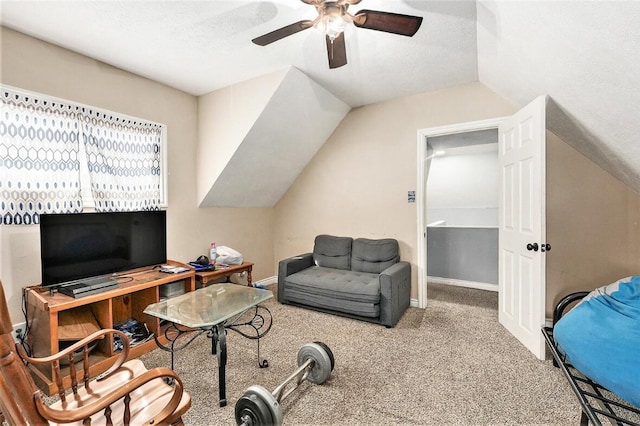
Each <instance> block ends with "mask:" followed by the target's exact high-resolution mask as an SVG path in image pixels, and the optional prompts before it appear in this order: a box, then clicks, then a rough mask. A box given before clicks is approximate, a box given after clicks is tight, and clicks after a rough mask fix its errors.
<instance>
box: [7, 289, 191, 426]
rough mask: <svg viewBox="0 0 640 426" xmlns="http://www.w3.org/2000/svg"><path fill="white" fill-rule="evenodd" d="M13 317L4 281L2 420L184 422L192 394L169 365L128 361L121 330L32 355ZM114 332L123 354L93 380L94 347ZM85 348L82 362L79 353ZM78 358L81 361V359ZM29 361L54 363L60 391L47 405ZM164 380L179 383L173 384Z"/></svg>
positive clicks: (20, 422) (33, 422)
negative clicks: (63, 368) (64, 372)
mask: <svg viewBox="0 0 640 426" xmlns="http://www.w3.org/2000/svg"><path fill="white" fill-rule="evenodd" d="M11 331H12V326H11V318H10V317H9V311H8V308H7V302H6V299H5V296H4V289H3V288H2V283H1V282H0V424H1V423H2V421H3V420H6V421H7V422H8V423H9V424H10V425H46V424H49V425H55V424H77V425H102V424H105V425H112V424H124V425H129V424H131V425H142V424H148V425H182V424H183V422H182V415H183V414H184V413H185V412H186V411H187V410H188V409H189V407H190V406H191V397H190V396H189V394H188V393H186V392H185V391H184V389H183V385H182V381H181V380H180V378H179V377H178V376H177V375H176V374H175V373H174V372H173V371H171V370H170V369H168V368H164V367H160V368H154V369H152V370H147V369H146V368H145V367H144V365H143V364H142V362H141V361H140V360H137V359H134V360H130V361H127V362H125V361H126V359H127V356H128V354H129V341H128V338H127V337H126V335H125V334H124V333H122V332H120V331H118V330H112V329H108V330H107V329H105V330H100V331H97V332H95V333H93V334H92V335H90V336H88V337H86V338H85V339H83V340H81V341H79V342H77V343H75V344H74V345H72V346H70V347H69V348H67V349H65V350H63V351H61V352H58V353H57V354H54V355H51V356H48V357H46V358H30V357H28V356H26V354H25V353H24V350H23V349H22V347H21V346H19V345H16V344H15V343H14V341H13V336H12V335H11ZM109 333H115V334H119V335H120V336H121V337H122V341H123V342H124V349H123V350H122V352H121V354H120V356H119V358H117V359H116V360H115V361H114V363H113V364H112V365H111V366H110V367H109V368H108V369H107V370H106V371H105V372H104V373H102V374H100V375H99V376H98V377H97V378H96V379H94V380H90V378H89V377H88V371H89V347H90V346H91V342H92V341H94V340H96V339H101V338H104V336H106V335H108V334H109ZM79 350H82V351H83V356H82V360H81V361H77V359H76V358H74V352H76V353H77V352H78V351H79ZM63 360H68V362H69V368H70V373H71V378H72V379H71V388H70V389H64V388H63V386H62V380H61V378H60V377H61V374H60V363H61V361H63ZM76 361H77V362H76ZM25 362H26V363H32V364H49V365H50V366H51V371H52V372H53V379H54V381H55V382H56V384H57V386H58V389H59V393H58V401H56V402H54V403H52V404H51V405H47V404H46V403H45V400H44V398H43V397H44V395H43V393H42V391H40V390H39V389H38V388H37V387H36V385H35V382H34V381H33V378H32V377H31V374H30V373H29V369H28V367H27V365H25ZM164 379H170V381H172V382H173V383H174V384H173V386H170V385H168V384H167V383H166V382H165V380H164Z"/></svg>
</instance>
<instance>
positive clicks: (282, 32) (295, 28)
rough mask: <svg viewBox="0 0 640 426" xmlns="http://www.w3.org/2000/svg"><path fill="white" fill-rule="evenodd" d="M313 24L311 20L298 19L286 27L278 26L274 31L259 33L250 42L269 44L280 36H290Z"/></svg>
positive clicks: (260, 44)
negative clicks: (259, 34) (258, 35)
mask: <svg viewBox="0 0 640 426" xmlns="http://www.w3.org/2000/svg"><path fill="white" fill-rule="evenodd" d="M312 26H313V21H309V20H307V21H300V22H296V23H293V24H290V25H287V26H286V27H282V28H279V29H277V30H275V31H271V32H270V33H267V34H265V35H261V36H260V37H256V38H254V39H253V40H251V41H252V42H254V43H255V44H257V45H258V46H266V45H267V44H271V43H273V42H274V41H278V40H280V39H282V38H285V37H287V36H290V35H292V34H295V33H298V32H300V31H302V30H306V29H307V28H311V27H312Z"/></svg>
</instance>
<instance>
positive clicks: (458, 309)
mask: <svg viewBox="0 0 640 426" xmlns="http://www.w3.org/2000/svg"><path fill="white" fill-rule="evenodd" d="M428 298H429V306H428V307H427V309H426V310H422V309H417V308H409V309H408V311H407V312H406V313H405V315H404V316H403V317H402V319H401V320H400V322H399V323H398V325H397V326H396V327H395V328H393V329H387V328H385V327H383V326H379V325H375V324H369V323H366V322H362V321H356V320H351V319H347V318H342V317H337V316H333V315H327V314H323V313H318V312H314V311H310V310H305V309H300V308H295V307H291V306H286V305H281V304H279V303H277V302H276V301H275V300H272V301H269V302H268V303H267V304H266V306H267V307H268V308H269V309H270V310H271V312H272V313H273V318H274V324H273V328H272V329H271V332H270V333H269V334H268V335H267V336H265V338H264V339H263V340H261V355H262V356H263V357H265V358H267V359H268V360H269V364H270V366H269V368H267V369H260V368H258V366H257V362H258V361H257V355H256V342H255V341H253V340H248V339H245V338H243V337H242V336H239V335H237V334H235V333H233V332H229V334H228V337H227V342H228V351H229V360H228V364H227V398H228V400H229V404H228V406H227V407H225V408H220V407H218V403H217V400H218V384H217V383H218V373H217V364H216V358H215V357H214V356H212V355H211V353H210V350H211V349H210V340H209V339H207V338H206V337H205V336H200V337H199V338H197V339H196V340H195V341H194V342H193V343H192V344H191V345H190V346H189V347H188V348H186V349H185V350H183V351H182V352H179V353H177V354H176V368H175V369H176V371H177V373H178V374H179V375H180V376H181V377H182V379H183V380H184V383H185V387H186V389H187V390H188V392H189V393H190V394H191V396H192V400H193V403H192V407H191V409H190V410H189V412H188V413H187V414H186V415H185V417H184V420H185V423H186V424H187V425H233V424H235V419H234V405H235V403H236V401H237V400H238V398H239V397H241V396H242V394H243V393H244V391H245V389H246V388H247V387H249V386H250V385H254V384H259V385H262V386H264V387H266V388H267V389H268V390H269V391H271V390H273V389H274V388H275V387H276V386H277V385H278V384H279V383H280V382H281V381H282V380H284V379H285V378H286V377H288V376H289V375H290V374H291V373H292V372H293V371H294V370H295V369H296V368H297V365H296V355H297V352H298V350H299V349H300V347H301V346H302V345H304V344H305V343H307V342H312V341H317V340H319V341H322V342H324V343H326V344H327V345H328V346H329V347H330V348H331V350H332V351H333V353H334V356H335V360H336V366H335V369H334V371H333V373H332V375H331V377H330V378H329V380H328V381H327V382H326V383H325V384H324V385H321V386H319V385H313V384H310V383H307V382H305V383H303V384H302V385H301V386H300V388H299V389H298V390H297V392H295V393H294V394H292V395H291V396H289V397H288V398H286V399H285V400H284V401H283V404H282V407H283V411H284V423H285V425H489V424H491V425H534V424H535V425H543V424H544V425H577V424H579V418H580V417H579V414H580V410H579V406H578V403H577V400H576V399H575V397H574V396H573V394H572V393H571V390H570V388H569V385H568V383H567V381H566V380H565V379H564V377H563V376H562V373H561V372H560V371H559V370H558V369H555V368H554V367H553V366H552V364H551V361H550V360H547V361H546V362H541V361H539V360H537V359H536V358H535V357H534V356H533V355H532V354H531V353H530V352H528V351H527V350H526V349H525V348H524V347H523V346H522V345H521V344H520V343H519V342H518V341H517V340H516V339H515V338H514V337H513V336H511V335H510V334H509V333H508V332H507V331H506V330H505V329H504V328H503V327H502V326H501V325H500V324H499V323H498V315H497V304H498V300H497V293H494V292H488V291H483V290H473V289H466V288H460V287H451V286H443V285H435V284H429V293H428ZM142 360H143V361H144V362H145V364H146V365H147V367H148V368H151V367H155V366H169V365H170V356H169V354H168V353H166V352H163V351H161V350H155V351H153V352H150V353H149V354H147V355H144V356H143V357H142Z"/></svg>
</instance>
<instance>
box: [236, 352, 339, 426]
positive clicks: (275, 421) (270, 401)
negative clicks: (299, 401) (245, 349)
mask: <svg viewBox="0 0 640 426" xmlns="http://www.w3.org/2000/svg"><path fill="white" fill-rule="evenodd" d="M334 366H335V359H334V357H333V352H331V349H329V347H328V346H327V345H325V344H324V343H322V342H313V343H307V344H306V345H304V346H302V347H301V348H300V350H299V351H298V369H297V370H296V371H294V372H293V373H292V374H291V375H290V376H289V377H287V378H286V379H285V381H284V382H282V383H281V384H280V385H279V386H278V387H276V388H275V389H274V390H273V392H269V391H268V390H267V389H266V388H264V387H262V386H260V385H253V386H249V387H248V388H247V390H246V391H245V393H244V394H243V395H242V397H241V398H240V399H239V400H238V402H236V407H235V415H236V423H237V424H238V425H242V426H263V425H281V424H282V421H283V419H282V408H281V407H280V403H281V402H282V400H284V399H285V398H286V397H287V396H289V395H290V394H291V393H292V392H293V391H294V390H296V389H297V388H298V386H300V384H301V383H302V382H304V381H305V380H308V381H309V382H311V383H314V384H316V385H321V384H323V383H324V382H325V381H326V380H327V379H328V378H329V376H330V375H331V372H332V371H333V367H334ZM294 380H295V383H294V384H293V385H292V386H293V387H292V388H290V389H288V390H286V388H287V385H289V384H290V383H293V382H294ZM285 390H286V392H285Z"/></svg>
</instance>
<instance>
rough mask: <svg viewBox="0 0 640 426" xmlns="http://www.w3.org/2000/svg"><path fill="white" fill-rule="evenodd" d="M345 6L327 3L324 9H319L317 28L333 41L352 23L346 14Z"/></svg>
mask: <svg viewBox="0 0 640 426" xmlns="http://www.w3.org/2000/svg"><path fill="white" fill-rule="evenodd" d="M345 12H346V8H345V6H338V5H337V4H333V5H331V4H327V3H325V6H324V9H321V10H319V13H320V16H319V19H318V24H317V28H319V29H320V31H322V32H323V33H324V34H325V35H326V36H327V37H329V39H330V40H331V41H332V42H333V41H334V40H335V39H336V38H337V37H339V36H340V34H342V33H343V32H344V29H345V27H346V26H347V25H348V24H350V23H351V20H350V19H348V15H346V14H345Z"/></svg>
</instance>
